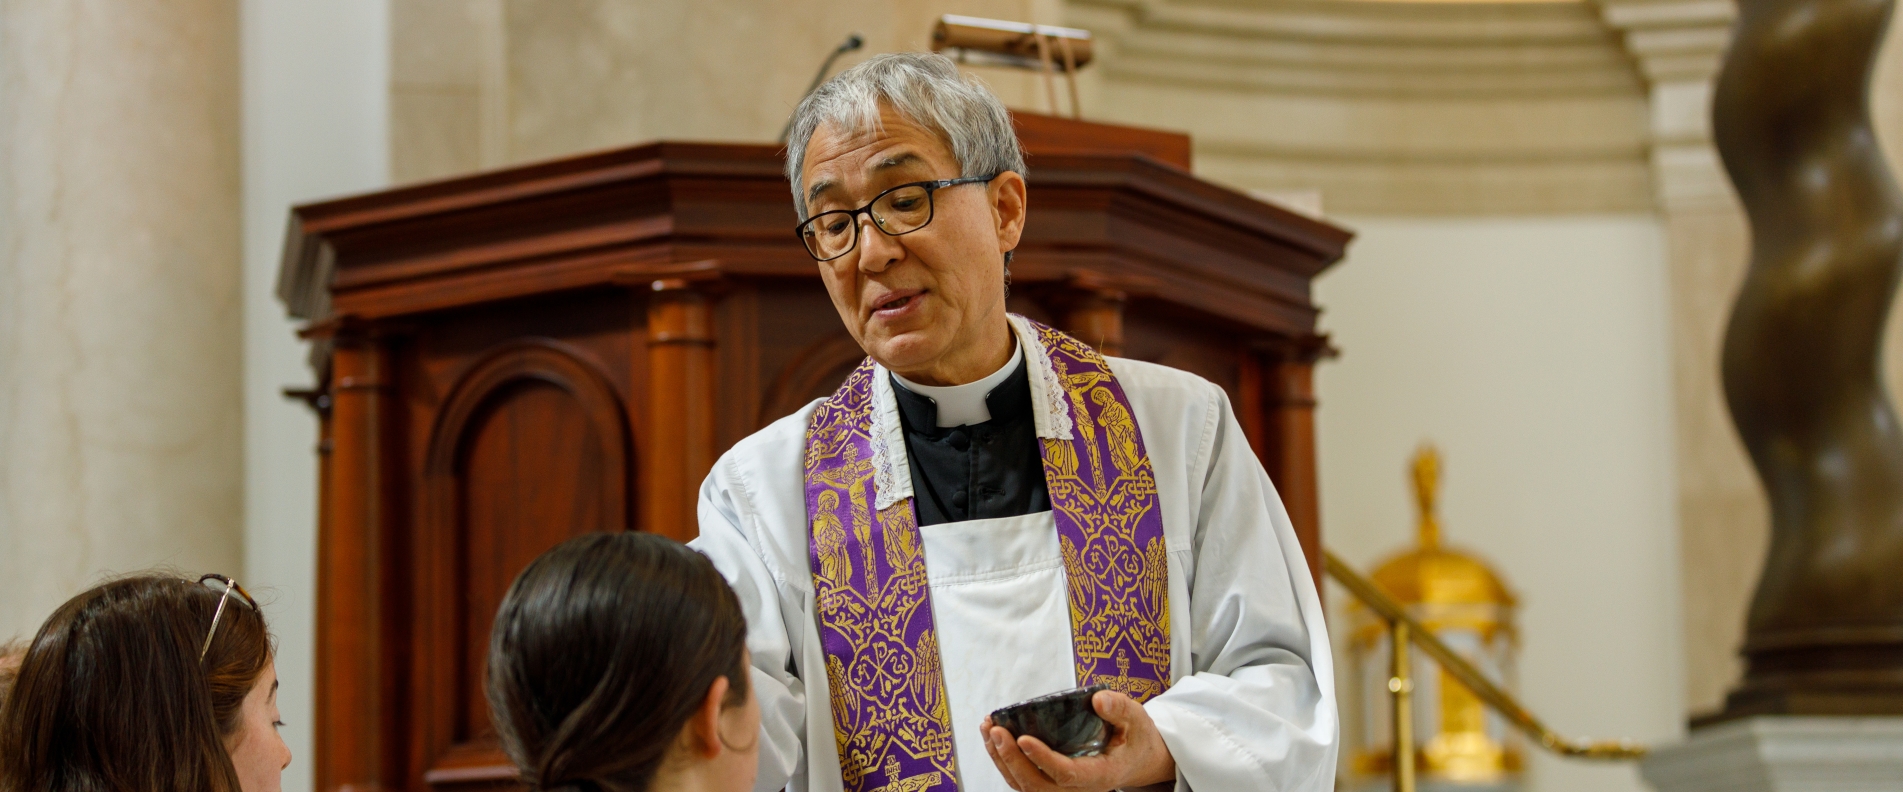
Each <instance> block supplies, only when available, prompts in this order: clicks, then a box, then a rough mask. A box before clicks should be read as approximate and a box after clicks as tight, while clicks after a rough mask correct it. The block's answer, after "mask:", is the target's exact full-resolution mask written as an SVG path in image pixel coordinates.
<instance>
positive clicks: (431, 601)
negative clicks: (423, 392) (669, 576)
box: [411, 339, 634, 787]
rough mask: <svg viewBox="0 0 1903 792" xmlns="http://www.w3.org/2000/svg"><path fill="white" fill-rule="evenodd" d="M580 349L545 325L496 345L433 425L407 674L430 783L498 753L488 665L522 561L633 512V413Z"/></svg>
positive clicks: (622, 522)
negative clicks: (541, 332) (544, 334)
mask: <svg viewBox="0 0 1903 792" xmlns="http://www.w3.org/2000/svg"><path fill="white" fill-rule="evenodd" d="M584 355H585V353H582V352H580V351H579V350H576V349H573V348H571V347H567V346H565V345H563V344H561V343H559V342H556V341H553V340H548V339H525V340H519V341H513V342H509V343H507V344H504V345H501V346H499V347H496V348H495V349H493V350H491V351H490V352H488V353H486V354H485V355H484V356H483V357H482V358H481V359H480V360H478V361H477V362H476V363H475V364H474V365H472V366H471V367H470V369H469V370H468V371H467V372H466V373H464V374H463V375H462V376H461V377H459V378H458V379H457V381H456V384H455V385H454V386H453V387H452V389H451V390H450V392H449V395H448V397H447V399H446V400H445V402H444V404H443V408H442V410H441V411H440V412H439V413H438V418H437V421H436V423H435V426H434V428H433V429H432V430H431V432H430V439H429V445H428V447H427V450H426V456H425V464H424V470H423V479H422V487H423V489H424V492H423V493H422V495H423V497H424V498H425V501H426V503H427V504H428V508H427V509H426V511H425V514H424V519H423V521H422V524H421V525H419V526H418V533H417V552H416V555H415V559H416V564H417V566H418V569H417V581H418V584H419V585H418V587H417V612H416V614H415V623H416V625H417V627H418V630H417V638H418V640H417V643H416V645H415V660H416V662H415V663H414V664H413V665H412V674H413V675H412V677H411V678H412V679H413V680H415V683H416V684H415V689H416V691H417V706H416V709H415V712H416V716H417V719H418V721H419V723H417V724H416V725H417V730H416V734H417V735H418V739H419V740H420V743H421V744H419V745H418V746H416V748H417V749H418V754H419V758H420V759H422V762H421V766H422V767H424V768H426V774H425V775H426V777H427V778H429V779H430V780H431V782H432V784H433V785H435V786H439V787H451V786H460V785H461V784H462V782H470V781H478V780H483V777H482V775H483V773H482V771H480V770H479V769H478V766H485V765H486V766H488V767H492V768H493V767H495V766H496V762H499V760H500V755H499V754H497V753H495V751H494V747H493V745H494V743H493V729H492V727H491V725H490V717H489V706H488V703H487V701H486V700H485V699H484V697H483V692H482V679H483V673H484V670H485V666H484V658H485V655H486V653H487V651H488V645H489V629H490V625H491V624H492V623H493V621H494V618H495V613H496V609H497V607H499V606H500V605H501V603H502V597H503V595H504V594H505V593H506V592H507V591H508V587H509V584H510V583H511V582H513V581H514V579H515V576H516V574H517V573H519V572H520V571H521V570H522V568H523V567H525V566H527V565H528V563H529V562H530V561H532V560H534V559H535V557H536V556H538V555H540V554H542V553H543V552H544V551H546V550H548V549H549V548H550V547H553V546H555V545H556V544H559V543H561V542H562V541H563V540H565V539H568V538H569V537H572V536H576V535H579V534H583V533H588V532H591V531H620V530H627V529H629V528H630V527H631V525H632V522H631V514H632V506H633V504H632V502H631V501H632V497H631V493H632V492H633V488H632V482H633V480H634V479H633V473H634V470H633V468H634V465H633V460H632V451H631V444H630V434H629V428H628V418H627V414H626V411H625V409H624V408H623V406H622V404H621V401H620V399H619V398H618V397H617V396H616V395H615V391H614V389H613V386H612V385H611V384H610V382H609V379H608V377H607V376H606V375H605V374H604V373H603V372H602V371H601V370H600V369H599V367H598V366H596V365H594V364H593V363H590V362H589V361H588V360H587V358H586V357H585V356H584ZM485 759H493V760H496V762H491V761H477V760H485ZM489 772H491V773H493V772H495V771H493V770H492V771H489ZM472 773H474V775H471V774H472Z"/></svg>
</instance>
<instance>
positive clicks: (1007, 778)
mask: <svg viewBox="0 0 1903 792" xmlns="http://www.w3.org/2000/svg"><path fill="white" fill-rule="evenodd" d="M994 728H997V727H995V726H992V725H991V718H990V717H988V716H987V717H986V718H985V719H984V722H983V723H980V724H978V734H979V735H980V737H981V738H982V739H980V740H979V742H982V743H984V744H985V755H987V756H990V757H991V764H992V765H993V766H995V767H997V768H998V775H1001V776H1004V782H1005V783H1007V784H1010V785H1011V788H1012V789H1016V790H1018V792H1024V790H1023V789H1022V788H1021V787H1019V786H1018V782H1017V779H1015V778H1012V777H1011V770H1010V768H1007V767H1005V766H1004V761H1003V760H1001V759H999V758H998V746H997V741H996V740H995V739H993V738H992V736H991V730H992V729H994ZM998 731H1004V730H1003V729H998Z"/></svg>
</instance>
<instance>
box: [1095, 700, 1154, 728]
mask: <svg viewBox="0 0 1903 792" xmlns="http://www.w3.org/2000/svg"><path fill="white" fill-rule="evenodd" d="M1090 706H1091V708H1092V709H1095V710H1096V711H1097V714H1098V715H1099V716H1101V717H1102V718H1103V719H1104V722H1106V723H1109V724H1110V726H1111V728H1113V729H1114V730H1116V732H1117V733H1118V734H1121V733H1123V732H1124V731H1125V730H1126V729H1129V728H1130V726H1131V724H1132V723H1134V722H1135V721H1136V719H1137V718H1138V717H1139V716H1140V715H1141V713H1142V712H1143V705H1142V704H1138V703H1137V702H1136V699H1133V698H1130V697H1129V696H1128V695H1125V694H1123V693H1119V692H1117V691H1115V690H1104V691H1100V692H1098V693H1097V695H1095V696H1092V697H1090Z"/></svg>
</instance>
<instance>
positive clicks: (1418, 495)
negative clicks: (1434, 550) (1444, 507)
mask: <svg viewBox="0 0 1903 792" xmlns="http://www.w3.org/2000/svg"><path fill="white" fill-rule="evenodd" d="M1439 497H1440V452H1439V451H1437V450H1435V449H1434V444H1433V443H1422V444H1421V449H1420V450H1419V451H1416V452H1414V503H1415V505H1417V506H1419V507H1420V511H1421V521H1420V535H1421V546H1422V547H1439V546H1440V516H1439V513H1438V510H1437V509H1436V508H1435V507H1436V505H1437V504H1436V503H1435V501H1436V500H1437V499H1438V498H1439Z"/></svg>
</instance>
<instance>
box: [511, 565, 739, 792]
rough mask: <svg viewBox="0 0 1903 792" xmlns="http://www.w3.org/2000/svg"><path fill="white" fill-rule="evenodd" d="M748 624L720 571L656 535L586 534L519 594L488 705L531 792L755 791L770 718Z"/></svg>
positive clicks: (535, 573)
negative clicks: (757, 683)
mask: <svg viewBox="0 0 1903 792" xmlns="http://www.w3.org/2000/svg"><path fill="white" fill-rule="evenodd" d="M746 637H747V624H746V619H745V618H744V617H743V616H741V614H740V603H739V601H738V600H736V599H735V598H734V594H733V590H731V589H729V588H727V582H726V580H725V579H723V578H722V577H721V576H720V573H719V572H717V571H715V569H714V565H713V564H712V563H711V562H709V561H708V560H707V559H706V558H704V557H702V556H701V555H700V554H699V553H696V552H694V551H693V550H689V549H688V548H687V547H686V546H684V545H680V544H677V543H675V542H672V541H669V540H667V539H663V538H661V537H658V536H654V535H652V534H640V533H619V534H588V535H586V536H579V537H576V538H574V539H570V540H568V541H566V542H563V543H562V544H560V545H557V546H556V547H555V548H554V549H552V550H550V551H548V552H547V553H544V554H542V557H540V558H537V559H535V561H534V562H533V563H530V564H529V566H528V568H527V569H524V570H523V571H522V574H521V575H520V576H518V577H516V579H515V583H514V584H513V585H511V586H510V587H509V593H508V596H507V597H505V598H504V599H503V600H502V607H501V608H500V609H499V610H498V612H497V613H496V622H495V629H494V631H493V632H492V633H491V634H490V639H489V677H488V694H489V705H490V707H491V708H492V709H493V710H494V711H495V719H496V729H497V731H498V732H500V733H501V735H502V744H503V747H504V749H506V750H507V751H508V753H509V757H510V758H511V759H513V760H514V761H515V764H516V766H517V767H518V768H520V770H521V772H522V780H523V781H524V782H525V783H527V784H528V785H529V787H530V788H531V789H538V790H558V789H560V790H576V791H577V792H647V790H654V792H664V791H665V790H722V791H723V792H725V791H731V792H740V790H746V789H749V788H751V787H752V786H753V778H754V770H755V765H756V763H757V761H758V758H759V735H760V709H759V705H758V704H757V703H755V701H754V699H753V692H752V686H751V685H750V684H748V676H747V675H748V674H749V673H750V672H749V670H748V669H749V668H750V663H751V660H750V658H749V657H748V655H747V649H746Z"/></svg>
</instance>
